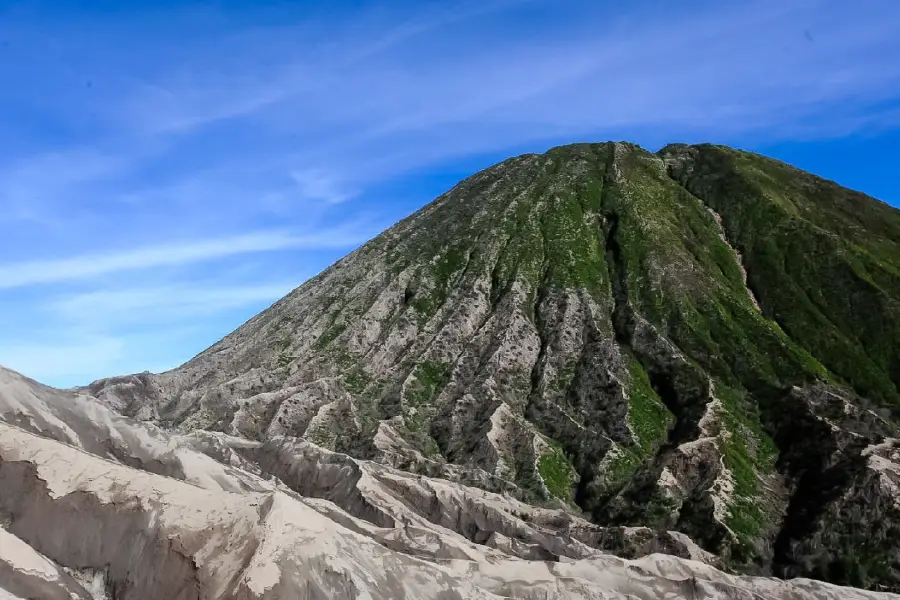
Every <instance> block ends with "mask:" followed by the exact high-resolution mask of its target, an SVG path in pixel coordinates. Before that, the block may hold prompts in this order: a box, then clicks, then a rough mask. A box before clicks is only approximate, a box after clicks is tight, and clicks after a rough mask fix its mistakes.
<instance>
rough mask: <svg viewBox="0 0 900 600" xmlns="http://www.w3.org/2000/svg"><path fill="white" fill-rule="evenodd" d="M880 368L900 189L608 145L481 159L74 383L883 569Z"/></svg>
mask: <svg viewBox="0 0 900 600" xmlns="http://www.w3.org/2000/svg"><path fill="white" fill-rule="evenodd" d="M898 387H900V212H898V211H897V210H894V209H893V208H891V207H889V206H888V205H886V204H883V203H881V202H878V201H876V200H874V199H871V198H869V197H867V196H865V195H863V194H860V193H856V192H853V191H850V190H847V189H844V188H841V187H840V186H838V185H836V184H834V183H832V182H828V181H825V180H822V179H820V178H817V177H815V176H813V175H810V174H808V173H804V172H802V171H799V170H797V169H794V168H792V167H790V166H788V165H785V164H783V163H779V162H777V161H774V160H770V159H767V158H764V157H761V156H759V155H755V154H750V153H746V152H740V151H736V150H732V149H729V148H724V147H720V146H711V145H700V146H686V145H671V146H667V147H665V148H663V149H662V150H661V151H660V152H658V153H651V152H647V151H645V150H643V149H641V148H639V147H637V146H635V145H632V144H627V143H605V144H576V145H570V146H563V147H559V148H554V149H552V150H550V151H549V152H547V153H545V154H541V155H536V154H529V155H523V156H519V157H516V158H512V159H509V160H506V161H504V162H502V163H500V164H498V165H495V166H493V167H491V168H489V169H486V170H485V171H482V172H480V173H478V174H476V175H474V176H472V177H470V178H468V179H466V180H464V181H463V182H461V183H460V184H459V185H457V186H456V187H454V188H453V189H452V190H450V191H449V192H447V193H445V194H443V195H442V196H440V197H439V198H437V199H436V200H435V201H434V202H432V203H431V204H429V205H428V206H426V207H425V208H423V209H422V210H420V211H418V212H417V213H415V214H413V215H411V216H410V217H408V218H406V219H404V220H403V221H401V222H400V223H398V224H397V225H395V226H394V227H392V228H391V229H389V230H387V231H385V232H384V233H383V234H381V235H379V236H378V237H376V238H375V239H373V240H371V241H369V242H368V243H366V244H365V245H364V246H362V247H361V248H359V249H358V250H356V251H355V252H353V253H352V254H350V255H348V256H347V257H345V258H343V259H341V260H340V261H338V262H337V263H335V264H334V265H332V266H331V267H329V268H328V269H326V270H325V271H324V272H322V273H321V274H319V275H318V276H316V277H314V278H313V279H311V280H309V281H307V282H306V283H305V284H303V285H302V286H301V287H299V288H297V289H296V290H295V291H293V292H292V293H291V294H289V295H288V296H287V297H285V298H283V299H282V300H280V301H278V302H277V303H275V304H274V305H273V306H272V307H271V308H269V309H268V310H266V311H264V312H263V313H261V314H260V315H258V316H256V317H254V318H253V319H251V320H250V321H248V322H247V323H246V324H244V325H243V326H242V327H240V328H239V329H238V330H237V331H235V332H234V333H232V334H230V335H229V336H227V337H226V338H224V339H223V340H221V341H220V342H218V343H217V344H215V345H214V346H212V347H211V348H209V349H208V350H206V351H204V352H203V353H201V354H200V355H198V356H197V357H196V358H194V359H192V360H191V361H189V362H188V363H186V364H184V365H182V366H181V367H179V368H177V369H175V370H173V371H170V372H166V373H162V374H159V375H152V374H141V375H134V376H128V377H117V378H112V379H106V380H101V381H98V382H95V383H94V384H91V385H90V386H89V387H87V388H84V389H81V390H79V392H80V393H83V394H89V395H91V396H93V397H95V398H97V399H99V400H100V401H101V402H103V403H104V404H106V405H107V407H109V408H111V409H113V410H115V411H118V412H120V413H122V414H124V415H126V416H128V417H133V418H136V419H139V420H145V421H153V422H155V423H157V424H159V425H162V426H164V427H169V428H177V430H179V431H181V432H182V433H184V434H187V433H189V432H191V431H196V430H210V431H214V432H223V433H226V434H229V435H230V436H240V437H241V438H246V439H248V440H251V441H254V442H256V443H268V442H270V441H271V440H276V439H279V440H282V439H289V438H301V437H302V438H305V439H306V440H309V441H311V442H313V443H314V444H315V445H317V446H318V447H321V448H325V449H328V450H331V451H334V452H338V453H342V454H345V455H349V456H350V457H352V458H353V459H362V460H368V461H374V462H375V463H381V464H382V465H385V466H387V467H394V468H397V469H401V470H404V471H410V472H413V473H417V474H422V475H427V476H431V477H440V478H443V479H449V480H451V481H454V482H456V483H457V484H464V485H468V486H476V487H480V488H482V489H485V490H487V491H488V492H501V493H505V494H506V495H507V496H508V497H509V496H511V497H513V498H517V499H518V500H520V501H522V502H527V503H532V504H539V505H543V506H546V507H551V508H552V507H556V508H558V509H563V511H569V512H572V513H577V514H580V515H582V516H583V517H585V518H586V519H587V520H589V521H591V522H593V523H594V524H596V525H598V526H603V527H619V528H620V529H619V530H617V531H624V530H625V529H627V528H625V529H622V526H628V527H646V528H648V529H646V530H645V531H649V532H658V533H659V534H660V535H662V534H664V533H665V532H677V534H678V535H683V536H687V537H689V538H691V539H692V540H694V542H696V543H697V544H699V546H700V547H701V548H702V551H701V552H705V553H710V556H712V555H714V557H713V558H714V560H715V561H719V564H721V565H722V566H724V567H726V568H728V569H731V570H734V571H738V572H745V573H752V574H774V575H777V576H781V577H795V576H804V577H814V578H818V579H825V580H829V581H832V582H835V583H840V584H849V585H855V586H862V587H876V586H888V587H890V586H894V587H896V586H898V585H900V542H898V540H900V491H898V489H900V488H898V486H900V441H898V440H897V439H896V437H897V436H898V433H897V427H896V425H895V420H896V418H897V417H898V416H900V392H898ZM473 535H474V534H473ZM648 535H650V534H648ZM654 535H655V534H654ZM476 537H477V536H476ZM670 541H671V540H670ZM604 543H606V542H604ZM658 543H659V544H662V546H658V547H662V548H663V549H666V548H667V547H666V546H665V543H664V542H663V541H658ZM610 547H611V546H610ZM616 549H618V550H621V548H619V547H616ZM667 551H668V550H667ZM698 551H700V550H699V549H698Z"/></svg>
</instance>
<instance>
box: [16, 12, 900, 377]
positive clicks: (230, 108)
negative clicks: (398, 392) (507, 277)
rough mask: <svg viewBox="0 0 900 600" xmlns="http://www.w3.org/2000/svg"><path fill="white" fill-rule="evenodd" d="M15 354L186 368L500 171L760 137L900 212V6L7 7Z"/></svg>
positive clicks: (35, 372) (61, 361)
mask: <svg viewBox="0 0 900 600" xmlns="http://www.w3.org/2000/svg"><path fill="white" fill-rule="evenodd" d="M0 77H2V79H0V80H2V82H3V91H2V93H0V209H2V210H0V363H2V364H3V365H5V366H8V367H11V368H14V369H17V370H20V371H22V372H24V373H25V374H27V375H29V376H31V377H34V378H37V379H39V380H41V381H43V382H45V383H48V384H51V385H57V386H69V385H75V384H82V383H87V382H89V381H91V380H93V379H96V378H99V377H103V376H108V375H115V374H123V373H129V372H136V371H143V370H151V371H159V370H164V369H167V368H171V367H174V366H176V365H177V364H179V363H181V362H182V361H184V360H186V359H188V358H190V357H191V356H193V355H194V354H196V353H197V352H199V351H200V350H202V349H203V348H205V347H207V346H208V345H210V344H211V343H213V342H215V341H216V340H217V339H219V338H220V337H221V336H223V335H224V334H226V333H228V332H229V331H231V330H232V329H234V328H235V327H236V326H238V325H239V324H240V323H242V322H243V321H244V320H246V319H247V318H249V317H250V316H252V315H253V314H255V313H256V312H258V311H260V310H262V309H263V308H265V307H266V306H268V305H269V304H270V303H271V302H273V301H274V300H276V299H277V298H278V297H280V296H282V295H283V294H285V293H287V292H288V291H290V290H291V289H293V288H294V287H296V286H297V285H299V284H300V283H302V282H303V281H304V280H305V279H307V278H308V277H310V276H311V275H313V274H315V273H316V272H318V271H320V270H321V269H323V268H324V267H326V266H327V265H328V264H329V263H331V262H332V261H334V260H335V259H337V258H339V257H340V256H342V255H343V254H346V253H347V252H348V251H350V250H352V249H353V248H355V247H356V246H358V245H359V244H360V243H362V242H363V241H365V240H366V239H368V238H370V237H372V236H373V235H375V234H376V233H377V232H379V231H380V230H382V229H384V228H385V227H386V226H388V225H390V224H392V223H393V222H395V221H397V220H399V219H400V218H402V217H403V216H405V215H406V214H408V213H410V212H412V211H413V210H415V209H417V208H419V207H421V206H422V205H424V204H425V203H427V202H428V201H430V200H431V199H432V198H433V197H434V196H436V195H437V194H439V193H440V192H442V191H444V190H445V189H447V188H449V187H450V186H451V185H453V184H454V183H455V182H456V181H458V180H459V179H461V178H462V177H464V176H466V175H468V174H471V173H472V172H474V171H476V170H478V169H480V168H483V167H486V166H488V165H490V164H492V163H494V162H496V161H497V160H500V159H502V158H505V157H507V156H510V155H513V154H519V153H522V152H532V151H543V150H546V149H547V148H549V147H552V146H554V145H557V144H560V143H568V142H574V141H602V140H607V139H624V140H629V141H634V142H637V143H640V144H642V145H644V146H645V147H648V148H650V149H653V150H655V149H658V148H659V147H660V146H662V145H663V144H665V143H667V142H673V141H686V142H699V141H712V142H716V143H724V144H731V145H737V146H740V147H743V148H747V149H752V150H755V151H759V152H763V153H766V154H770V155H773V156H776V157H778V158H781V159H783V160H787V161H789V162H792V163H794V164H796V165H798V166H800V167H801V168H805V169H808V170H811V171H813V172H816V173H818V174H821V175H823V176H825V177H828V178H830V179H834V180H836V181H838V182H840V183H842V184H844V185H848V186H850V187H854V188H857V189H861V190H863V191H865V192H868V193H870V194H872V195H875V196H876V197H879V198H881V199H883V200H885V201H887V202H890V203H892V204H895V205H897V204H898V203H900V182H898V178H897V172H898V171H897V166H896V163H897V159H898V158H900V152H898V150H897V148H898V147H900V3H897V2H896V0H855V1H854V2H852V3H851V2H842V1H835V0H827V1H826V0H792V1H791V2H782V1H775V0H763V1H755V0H750V1H747V2H696V1H691V0H687V1H685V2H680V3H670V2H665V3H662V2H649V1H637V2H631V3H625V2H606V1H603V0H591V1H583V2H582V1H568V2H549V1H548V2H539V1H537V0H518V1H516V0H481V1H478V2H475V1H472V2H466V1H462V2H440V3H439V2H431V3H429V2H390V3H386V2H382V3H375V2H368V3H367V2H358V1H357V2H328V3H322V2H315V3H314V2H286V1H285V2H280V3H268V2H262V1H256V2H237V1H233V2H226V1H220V2H215V3H212V2H208V3H189V2H176V1H172V0H170V1H158V0H157V1H154V2H140V1H136V0H135V1H130V2H112V1H93V2H91V1H75V0H73V1H71V2H53V1H39V0H27V1H22V2H6V1H3V0H0Z"/></svg>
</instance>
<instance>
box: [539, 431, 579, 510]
mask: <svg viewBox="0 0 900 600" xmlns="http://www.w3.org/2000/svg"><path fill="white" fill-rule="evenodd" d="M538 473H540V476H541V479H543V480H544V485H545V486H547V490H548V491H549V492H550V494H552V495H553V496H555V497H556V498H559V499H560V500H563V501H564V502H566V503H571V502H572V498H573V495H574V492H575V479H576V473H575V468H574V467H573V466H572V463H571V462H569V459H567V458H566V455H565V453H564V452H563V451H562V449H561V448H560V447H559V446H556V445H555V444H554V445H552V446H551V447H550V449H549V451H548V452H546V453H545V454H543V455H541V457H540V458H539V459H538Z"/></svg>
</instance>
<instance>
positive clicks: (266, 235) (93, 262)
mask: <svg viewBox="0 0 900 600" xmlns="http://www.w3.org/2000/svg"><path fill="white" fill-rule="evenodd" d="M366 237H367V236H366V235H365V234H362V233H360V232H357V231H353V230H349V229H346V228H339V229H335V230H331V231H328V230H325V231H319V232H316V233H311V234H291V233H287V232H280V231H268V232H255V233H247V234H242V235H238V236H233V237H226V238H219V239H212V240H203V241H194V242H188V243H183V244H171V245H165V246H150V247H145V248H137V249H132V250H126V251H122V252H113V253H104V254H86V255H83V256H75V257H71V258H60V259H52V260H34V261H27V262H22V263H13V264H7V265H0V289H9V288H16V287H25V286H31V285H37V284H48V283H58V282H64V281H72V280H80V279H90V278H95V277H99V276H101V275H109V274H111V273H119V272H123V271H132V270H138V269H151V268H155V267H168V266H185V265H188V264H191V263H197V262H202V261H209V260H213V259H219V258H226V257H230V256H235V255H241V254H248V253H254V252H267V251H274V250H284V249H303V248H310V247H312V248H343V247H347V246H353V245H356V244H358V243H360V242H362V241H365V239H366Z"/></svg>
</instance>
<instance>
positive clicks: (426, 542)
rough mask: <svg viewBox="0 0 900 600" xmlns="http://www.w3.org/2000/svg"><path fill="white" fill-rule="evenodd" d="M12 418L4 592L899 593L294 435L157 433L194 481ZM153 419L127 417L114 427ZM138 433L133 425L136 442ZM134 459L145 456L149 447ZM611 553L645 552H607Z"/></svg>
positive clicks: (125, 597)
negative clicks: (759, 570)
mask: <svg viewBox="0 0 900 600" xmlns="http://www.w3.org/2000/svg"><path fill="white" fill-rule="evenodd" d="M3 374H4V377H5V380H4V383H3V384H2V385H0V399H5V400H6V403H5V404H6V405H7V406H8V405H9V404H12V403H11V402H9V400H8V398H9V397H10V396H16V397H17V398H19V399H22V398H23V397H26V396H28V395H29V394H27V393H26V392H30V397H32V399H37V400H40V401H42V402H36V401H33V402H32V412H31V418H32V419H36V418H37V414H36V412H37V411H38V410H40V411H42V412H46V411H52V410H53V407H54V406H55V405H56V404H57V403H68V402H73V401H74V400H75V398H74V397H71V396H67V395H66V394H65V393H61V392H54V393H53V394H51V395H47V394H48V393H49V392H48V390H47V388H42V387H40V386H36V385H35V384H33V383H32V382H29V381H28V380H25V379H24V378H20V377H18V376H16V375H14V374H12V373H9V372H4V373H3ZM93 408H98V411H97V412H94V413H91V414H90V415H88V414H84V413H83V411H84V410H85V407H84V406H83V405H80V404H78V403H77V402H73V404H72V406H70V407H69V409H70V410H72V411H73V412H75V413H82V419H83V423H88V422H96V424H97V426H98V431H102V430H103V428H104V427H105V418H106V417H99V418H98V415H102V414H103V411H106V410H107V409H106V408H105V407H102V406H98V407H93ZM12 414H13V413H11V412H8V411H6V412H0V416H2V422H0V490H2V491H0V598H51V599H52V598H60V599H62V598H66V599H68V600H71V599H83V600H88V599H95V600H97V599H104V600H105V599H108V598H117V599H120V600H134V599H138V600H143V599H146V598H175V599H191V600H193V599H199V598H207V599H210V600H225V599H234V600H238V599H240V600H249V599H256V598H258V599H265V598H272V599H274V598H285V597H290V598H308V599H319V598H335V599H341V598H344V599H354V598H373V599H376V600H377V599H384V600H388V599H393V598H401V597H402V598H408V599H410V600H413V599H440V600H448V599H453V598H457V599H460V600H462V599H464V598H465V599H470V598H472V599H474V598H484V599H489V598H490V599H496V598H508V597H514V598H523V599H529V598H534V599H538V598H540V599H548V598H549V599H554V598H557V599H560V600H562V599H563V598H565V599H571V598H576V599H577V598H584V599H588V598H591V599H594V598H619V597H629V598H636V599H642V600H650V599H662V598H671V597H685V598H692V597H693V598H709V599H723V600H724V599H726V598H728V599H738V600H740V599H747V600H755V599H757V598H760V597H765V598H785V599H788V598H790V599H791V600H826V599H838V598H840V599H842V600H886V599H887V598H890V597H896V596H890V595H888V594H877V593H873V592H863V591H858V590H852V589H849V588H839V587H836V586H832V585H829V584H825V583H820V582H814V581H810V580H803V579H798V580H794V581H792V582H784V581H781V580H777V579H772V578H760V577H735V576H731V575H726V574H725V573H723V572H721V571H719V570H717V569H715V568H713V567H712V566H709V565H707V564H705V563H704V562H700V561H704V560H710V561H714V560H715V558H714V557H712V556H710V555H708V554H706V553H704V552H703V551H702V550H700V549H699V548H697V547H696V546H695V545H694V544H693V543H692V542H690V540H688V539H686V538H685V537H684V536H683V535H681V534H678V533H676V532H672V533H669V534H667V535H665V536H660V535H658V534H655V533H653V532H652V531H650V530H647V529H644V530H634V529H628V528H611V529H607V530H604V529H602V528H599V527H597V526H594V525H592V524H590V523H588V522H587V521H585V520H583V519H579V518H577V517H575V516H573V515H570V514H567V513H566V512H564V511H560V510H557V509H548V508H536V507H533V506H529V505H526V504H524V503H521V502H519V501H517V500H515V499H513V498H511V497H509V496H506V495H501V494H493V493H489V492H486V491H483V490H479V489H477V488H467V487H465V486H461V485H459V484H455V483H452V482H449V481H446V480H439V479H431V478H428V477H424V476H416V475H412V474H409V473H405V472H402V471H399V470H395V469H393V468H390V467H387V466H384V465H380V464H377V463H372V462H368V461H360V460H357V459H353V458H351V457H348V456H346V455H342V454H337V453H334V452H331V451H328V450H325V449H322V448H319V447H317V446H316V445H315V444H312V443H310V442H308V441H304V440H300V439H296V438H284V437H280V438H275V439H273V440H272V441H270V442H267V443H265V444H262V443H259V442H253V441H248V440H245V439H241V438H236V437H228V436H223V435H221V434H215V433H204V432H195V433H194V434H193V435H192V436H189V439H188V440H185V439H182V436H179V435H171V434H167V433H164V432H162V433H160V437H159V440H162V441H167V442H168V443H170V444H173V445H177V446H178V447H179V448H181V449H182V454H181V461H182V462H184V463H189V464H192V465H194V466H195V471H194V472H193V473H192V474H188V473H184V472H178V471H172V472H171V474H169V475H163V474H158V473H152V472H149V471H146V470H142V469H141V468H139V466H129V465H127V464H125V462H124V461H123V460H122V459H118V458H116V457H115V456H109V455H107V456H103V455H101V454H99V452H100V451H99V450H97V448H93V449H91V448H86V447H77V445H76V444H73V443H71V440H61V439H54V437H58V436H57V435H56V434H57V432H56V431H53V430H49V429H48V430H45V431H44V432H43V433H44V434H45V435H41V432H36V431H28V430H26V429H25V428H23V427H22V426H20V425H14V424H11V423H10V422H9V419H8V417H10V416H11V415H12ZM44 418H50V416H49V415H44ZM19 420H22V419H19ZM146 428H147V425H146V424H144V423H140V422H133V421H131V420H130V419H127V418H123V417H120V419H119V421H118V422H117V430H118V431H119V432H120V434H121V433H123V432H124V431H126V430H127V429H134V430H135V431H137V432H141V431H144V430H146ZM123 438H125V436H124V435H123ZM142 439H143V438H142V435H141V434H139V433H136V434H134V435H132V436H129V437H128V438H127V440H128V441H126V442H124V444H125V445H126V446H128V447H131V446H133V445H135V446H136V445H140V444H141V443H143V442H142ZM192 443H193V446H192ZM203 452H205V453H206V454H203ZM890 452H891V450H890V449H888V448H887V447H885V448H878V449H875V450H873V451H872V453H870V455H871V456H873V457H874V456H879V457H881V456H882V455H883V454H885V453H887V454H888V455H890ZM122 453H123V456H134V455H135V454H136V453H137V448H136V447H135V448H131V449H130V451H125V449H124V448H123V451H122ZM213 456H215V457H216V460H212V457H213ZM207 459H210V460H207ZM885 460H890V458H888V459H885ZM220 461H223V462H226V463H233V464H237V463H240V464H241V465H242V466H240V467H237V466H230V467H229V469H228V470H227V471H225V472H226V473H228V474H231V475H232V476H233V477H234V479H233V480H232V484H233V485H227V482H223V481H222V479H221V478H222V471H221V470H220V469H221V468H222V467H223V466H224V465H223V464H222V462H220ZM875 462H877V460H876V461H875ZM878 464H879V465H881V463H878ZM882 466H883V465H882ZM200 470H205V471H206V476H201V475H200ZM606 547H613V548H615V549H616V550H617V551H618V552H621V553H625V554H632V555H633V556H635V559H634V560H626V559H622V558H617V557H613V556H611V555H609V554H606V553H604V552H602V551H601V550H600V549H599V548H606ZM659 551H666V552H674V553H682V554H685V555H686V556H687V557H686V558H678V557H676V556H672V555H671V554H659V553H657V552H659ZM648 552H649V554H646V553H648ZM645 554H646V555H645ZM638 557H640V558H638Z"/></svg>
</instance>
